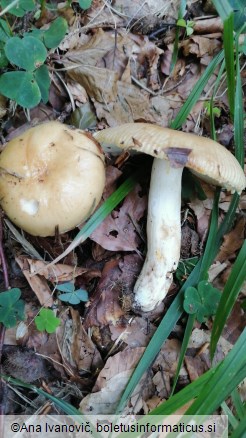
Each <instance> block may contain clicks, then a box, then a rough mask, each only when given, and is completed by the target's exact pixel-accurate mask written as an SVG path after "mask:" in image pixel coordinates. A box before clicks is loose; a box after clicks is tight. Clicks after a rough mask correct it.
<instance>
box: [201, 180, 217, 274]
mask: <svg viewBox="0 0 246 438" xmlns="http://www.w3.org/2000/svg"><path fill="white" fill-rule="evenodd" d="M219 198H220V188H217V189H216V192H215V197H214V202H213V208H212V212H211V220H210V227H209V234H208V238H207V243H206V247H205V251H204V254H203V257H202V263H201V270H200V277H199V280H207V272H208V269H209V266H210V265H211V263H212V261H213V259H214V257H215V254H216V253H217V251H218V249H219V244H220V242H218V245H216V246H215V241H216V236H217V233H218V218H219Z"/></svg>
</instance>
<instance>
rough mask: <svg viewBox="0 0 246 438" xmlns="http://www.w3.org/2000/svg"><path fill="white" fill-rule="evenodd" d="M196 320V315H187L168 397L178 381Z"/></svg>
mask: <svg viewBox="0 0 246 438" xmlns="http://www.w3.org/2000/svg"><path fill="white" fill-rule="evenodd" d="M195 320H196V314H194V315H189V317H188V321H187V324H186V327H185V333H184V338H183V342H182V345H181V350H180V356H179V361H178V365H177V369H176V373H175V376H174V379H173V387H172V392H171V394H170V397H171V396H172V395H173V393H174V390H175V387H176V384H177V381H178V377H179V372H180V370H181V367H182V364H183V361H184V357H185V353H186V350H187V347H188V343H189V340H190V336H191V333H192V330H193V327H194V323H195Z"/></svg>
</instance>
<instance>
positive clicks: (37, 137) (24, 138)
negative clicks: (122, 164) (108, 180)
mask: <svg viewBox="0 0 246 438" xmlns="http://www.w3.org/2000/svg"><path fill="white" fill-rule="evenodd" d="M104 184H105V168H104V154H103V151H102V149H101V147H100V145H99V144H98V143H97V141H96V140H95V139H94V138H93V137H92V136H90V135H89V134H88V133H85V132H83V131H81V130H79V129H72V128H71V127H69V126H66V125H64V124H62V123H59V122H47V123H44V124H41V125H37V126H35V127H33V128H30V129H28V130H27V131H26V132H24V133H23V134H22V135H20V136H18V137H16V138H14V139H12V140H11V141H10V142H9V143H7V145H6V146H5V148H4V150H3V152H2V153H1V155H0V204H1V206H2V208H3V210H4V211H5V212H6V214H7V216H8V217H9V218H10V219H11V220H12V222H13V223H15V224H16V225H18V226H19V227H20V228H22V229H23V230H25V231H27V232H28V233H30V234H32V235H36V236H51V235H54V234H55V229H56V227H58V230H59V232H60V233H63V232H65V231H68V230H71V229H72V228H74V227H75V226H76V225H78V224H80V223H81V222H83V221H84V220H85V219H87V217H88V216H90V214H91V213H92V212H93V211H94V210H95V208H96V206H97V205H98V203H99V201H100V199H101V196H102V192H103V188H104Z"/></svg>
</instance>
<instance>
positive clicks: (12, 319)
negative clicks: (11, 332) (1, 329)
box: [0, 288, 24, 328]
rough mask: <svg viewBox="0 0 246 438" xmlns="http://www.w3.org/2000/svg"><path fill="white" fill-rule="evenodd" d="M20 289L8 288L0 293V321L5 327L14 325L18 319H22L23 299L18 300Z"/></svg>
mask: <svg viewBox="0 0 246 438" xmlns="http://www.w3.org/2000/svg"><path fill="white" fill-rule="evenodd" d="M20 296H21V291H20V289H18V288H13V289H10V290H8V291H6V292H1V294H0V322H1V323H2V324H3V325H4V326H5V327H6V328H10V327H14V326H15V325H16V324H17V322H18V321H19V320H24V301H22V300H20Z"/></svg>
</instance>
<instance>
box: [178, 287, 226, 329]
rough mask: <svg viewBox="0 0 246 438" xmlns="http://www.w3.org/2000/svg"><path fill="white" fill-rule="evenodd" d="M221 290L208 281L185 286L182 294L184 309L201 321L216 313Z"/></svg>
mask: <svg viewBox="0 0 246 438" xmlns="http://www.w3.org/2000/svg"><path fill="white" fill-rule="evenodd" d="M220 298H221V292H220V291H219V290H218V289H216V288H214V287H213V286H212V285H211V284H210V283H209V282H208V281H206V280H204V281H201V282H200V283H199V284H198V286H197V288H195V287H187V289H186V291H185V294H184V304H183V305H184V310H185V311H186V312H187V313H189V314H191V315H194V314H196V318H197V320H198V321H199V322H200V323H202V322H204V321H205V319H206V318H207V317H209V316H211V315H214V314H215V313H216V310H217V307H218V304H219V301H220Z"/></svg>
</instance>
